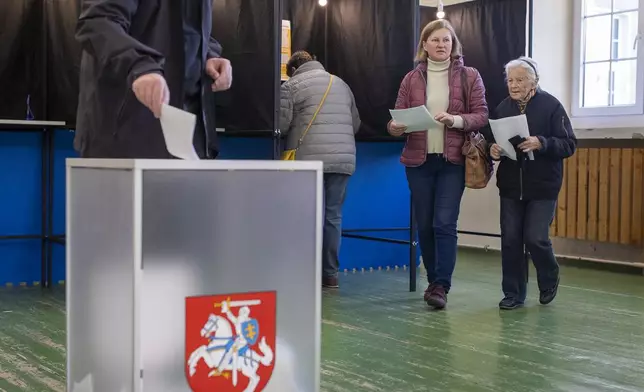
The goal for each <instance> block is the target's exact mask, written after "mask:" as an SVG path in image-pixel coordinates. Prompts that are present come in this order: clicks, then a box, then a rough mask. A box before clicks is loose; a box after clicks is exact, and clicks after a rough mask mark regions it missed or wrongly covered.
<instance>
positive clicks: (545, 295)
mask: <svg viewBox="0 0 644 392" xmlns="http://www.w3.org/2000/svg"><path fill="white" fill-rule="evenodd" d="M558 289H559V277H557V282H556V283H555V286H554V287H553V288H551V289H548V290H543V291H542V292H541V293H539V302H540V303H541V305H548V304H549V303H550V302H552V301H553V300H554V299H555V297H556V296H557V290H558Z"/></svg>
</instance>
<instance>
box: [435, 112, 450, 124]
mask: <svg viewBox="0 0 644 392" xmlns="http://www.w3.org/2000/svg"><path fill="white" fill-rule="evenodd" d="M434 120H436V121H438V122H440V123H443V124H445V125H447V126H448V127H451V126H454V116H452V115H451V114H449V113H445V112H443V113H438V114H437V115H436V116H435V117H434Z"/></svg>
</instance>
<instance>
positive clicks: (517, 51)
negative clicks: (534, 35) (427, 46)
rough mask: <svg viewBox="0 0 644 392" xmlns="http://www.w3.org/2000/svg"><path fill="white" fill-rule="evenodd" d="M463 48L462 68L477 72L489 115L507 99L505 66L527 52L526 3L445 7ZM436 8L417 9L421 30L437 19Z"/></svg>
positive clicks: (491, 1)
mask: <svg viewBox="0 0 644 392" xmlns="http://www.w3.org/2000/svg"><path fill="white" fill-rule="evenodd" d="M444 11H445V19H447V20H448V21H450V22H451V23H452V25H453V26H454V30H455V31H456V34H457V35H458V38H459V40H460V41H461V43H462V44H463V55H464V60H465V64H466V65H468V66H471V67H474V68H476V69H478V70H479V72H480V73H481V77H482V78H483V82H484V83H485V89H486V98H487V103H488V107H489V108H490V111H492V110H493V109H494V108H496V106H497V105H498V104H499V103H500V102H501V101H502V100H503V99H505V97H507V95H508V90H507V87H506V83H505V75H504V69H503V67H504V65H505V64H506V63H507V62H509V61H510V60H513V59H515V58H517V57H519V56H522V55H525V49H526V23H527V21H526V13H527V4H526V1H525V0H485V1H473V2H468V3H462V4H456V5H451V6H446V7H445V8H444ZM436 12H437V9H436V8H432V7H420V29H422V28H423V27H424V26H425V25H426V24H427V23H429V22H431V21H432V20H435V19H436Z"/></svg>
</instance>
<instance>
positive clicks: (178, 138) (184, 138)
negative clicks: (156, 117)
mask: <svg viewBox="0 0 644 392" xmlns="http://www.w3.org/2000/svg"><path fill="white" fill-rule="evenodd" d="M196 121H197V117H196V116H195V115H194V114H192V113H189V112H186V111H184V110H181V109H177V108H175V107H173V106H170V105H166V104H164V105H163V108H162V110H161V129H162V130H163V137H164V138H165V144H166V147H167V149H168V152H169V153H170V154H172V155H173V156H175V157H177V158H179V159H184V160H187V161H198V160H199V156H198V155H197V152H196V151H195V147H194V144H193V139H192V138H193V136H194V133H195V123H196Z"/></svg>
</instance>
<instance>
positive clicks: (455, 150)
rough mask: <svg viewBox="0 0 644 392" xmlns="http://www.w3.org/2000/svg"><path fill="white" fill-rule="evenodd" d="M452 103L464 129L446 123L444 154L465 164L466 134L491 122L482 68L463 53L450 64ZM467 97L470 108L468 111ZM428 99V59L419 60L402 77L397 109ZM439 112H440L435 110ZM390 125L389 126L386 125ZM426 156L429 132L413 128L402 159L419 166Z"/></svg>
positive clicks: (450, 112)
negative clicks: (466, 59) (471, 64)
mask: <svg viewBox="0 0 644 392" xmlns="http://www.w3.org/2000/svg"><path fill="white" fill-rule="evenodd" d="M448 72H449V96H450V100H449V107H448V109H447V112H448V113H449V114H452V115H459V116H461V117H463V123H464V129H455V128H449V127H447V126H446V127H445V138H444V140H445V146H444V149H443V151H444V154H445V156H446V158H447V160H448V161H450V162H452V163H455V164H459V165H462V164H463V162H464V159H463V153H462V148H463V144H464V143H465V134H466V133H467V132H471V131H477V130H479V129H481V128H483V127H484V126H485V125H487V123H488V107H487V102H486V101H485V86H484V85H483V79H481V75H480V74H479V72H478V71H477V70H476V69H475V68H472V67H466V66H465V65H464V64H463V58H462V57H460V56H459V57H455V58H452V61H451V64H450V66H449V71H448ZM461 72H465V75H466V77H467V86H466V88H463V85H462V84H463V83H462V80H463V79H462V76H461ZM465 99H467V100H468V101H469V102H468V106H469V110H468V113H465ZM426 102H427V63H420V64H418V66H417V67H416V69H414V70H413V71H411V72H409V73H408V74H407V75H406V76H405V78H404V79H403V81H402V83H401V85H400V90H398V99H397V100H396V109H409V108H412V107H416V106H422V105H425V104H426ZM434 114H437V113H434ZM387 128H389V127H387ZM426 159H427V132H411V133H409V134H407V141H406V143H405V148H404V149H403V152H402V157H401V158H400V161H401V162H402V163H403V165H405V166H420V165H422V164H423V163H425V160H426Z"/></svg>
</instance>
